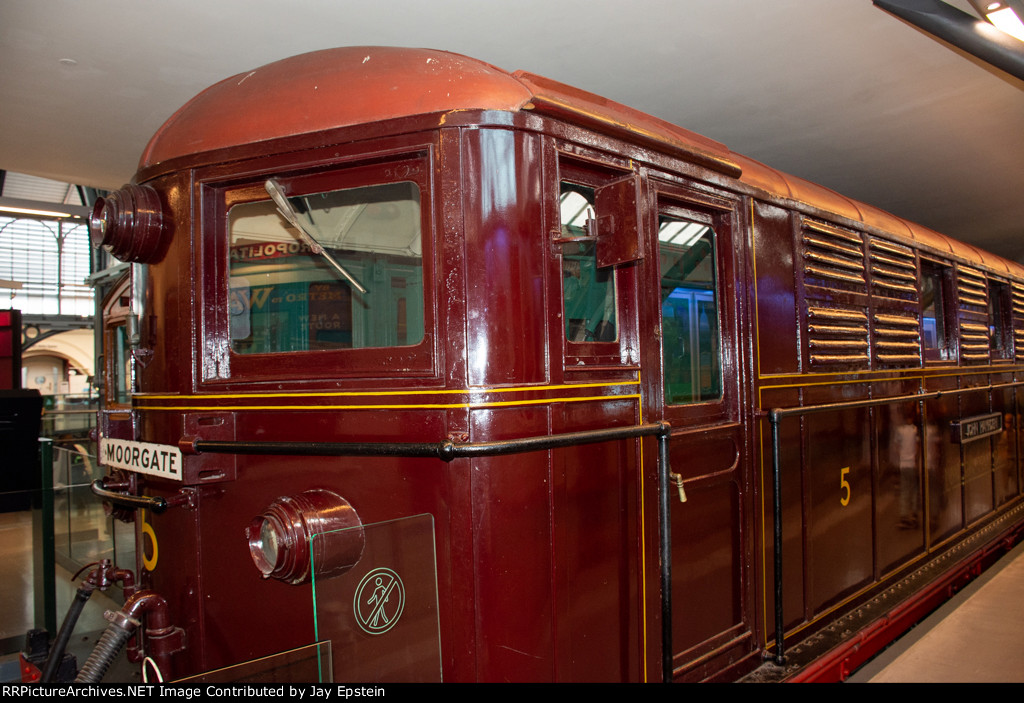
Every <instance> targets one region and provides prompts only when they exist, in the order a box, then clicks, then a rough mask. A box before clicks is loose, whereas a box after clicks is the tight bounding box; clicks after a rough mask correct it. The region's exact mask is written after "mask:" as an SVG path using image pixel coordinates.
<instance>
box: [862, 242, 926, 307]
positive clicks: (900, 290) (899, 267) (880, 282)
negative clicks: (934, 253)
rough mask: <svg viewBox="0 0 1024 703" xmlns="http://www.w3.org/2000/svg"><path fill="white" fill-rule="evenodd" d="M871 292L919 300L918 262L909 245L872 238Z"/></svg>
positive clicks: (902, 298) (870, 249) (884, 295)
mask: <svg viewBox="0 0 1024 703" xmlns="http://www.w3.org/2000/svg"><path fill="white" fill-rule="evenodd" d="M869 253H870V256H871V294H872V295H877V296H883V297H888V298H892V297H895V298H899V299H901V300H913V301H915V302H916V301H917V297H918V296H917V263H916V260H915V258H914V251H913V250H912V249H910V248H909V247H904V246H900V245H899V244H893V243H892V242H886V241H883V240H880V239H872V240H871V245H870V248H869Z"/></svg>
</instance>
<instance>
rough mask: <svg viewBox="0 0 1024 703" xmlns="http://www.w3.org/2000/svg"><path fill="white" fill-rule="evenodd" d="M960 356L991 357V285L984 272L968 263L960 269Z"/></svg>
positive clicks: (977, 359) (974, 360)
mask: <svg viewBox="0 0 1024 703" xmlns="http://www.w3.org/2000/svg"><path fill="white" fill-rule="evenodd" d="M956 288H957V297H958V299H959V315H958V317H959V322H960V358H961V360H962V361H964V362H969V363H979V362H987V361H988V360H989V329H988V285H987V284H986V282H985V275H984V274H983V273H981V271H978V270H976V269H972V268H969V267H967V266H960V267H958V268H957V277H956Z"/></svg>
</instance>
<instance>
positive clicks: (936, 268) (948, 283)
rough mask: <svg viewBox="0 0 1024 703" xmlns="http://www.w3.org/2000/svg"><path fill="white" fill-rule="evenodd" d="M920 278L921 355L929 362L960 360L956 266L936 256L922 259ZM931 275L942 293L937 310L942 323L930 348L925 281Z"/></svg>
mask: <svg viewBox="0 0 1024 703" xmlns="http://www.w3.org/2000/svg"><path fill="white" fill-rule="evenodd" d="M919 270H920V274H919V275H920V277H921V294H920V300H921V306H920V307H921V312H920V315H921V332H920V334H921V356H922V359H923V360H924V363H925V364H950V363H956V362H957V359H959V349H958V345H957V329H958V325H957V316H956V307H955V306H956V301H955V300H954V291H955V285H954V279H953V267H952V265H951V264H946V263H943V262H941V261H936V260H934V259H926V258H923V257H922V258H921V261H920V265H919ZM927 278H931V279H932V280H936V281H937V283H938V286H937V291H938V293H939V295H940V296H941V299H940V301H939V302H940V306H939V307H937V308H936V310H935V317H936V320H938V319H939V316H940V315H941V320H942V326H941V329H940V328H939V325H938V324H936V330H935V339H936V342H937V346H935V347H929V346H928V344H927V343H926V340H927V339H928V337H927V335H926V334H925V319H926V316H925V301H924V282H925V279H927Z"/></svg>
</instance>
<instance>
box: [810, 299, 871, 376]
mask: <svg viewBox="0 0 1024 703" xmlns="http://www.w3.org/2000/svg"><path fill="white" fill-rule="evenodd" d="M807 347H808V350H809V352H810V361H811V366H825V365H834V364H843V365H859V366H864V365H866V364H867V363H868V361H869V359H868V315H867V311H866V310H864V309H854V308H836V307H823V306H821V307H819V306H816V305H809V306H808V308H807Z"/></svg>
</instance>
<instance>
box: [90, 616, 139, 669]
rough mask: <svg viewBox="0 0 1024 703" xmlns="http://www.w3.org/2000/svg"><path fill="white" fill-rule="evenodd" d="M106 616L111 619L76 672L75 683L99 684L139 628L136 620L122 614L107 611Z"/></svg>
mask: <svg viewBox="0 0 1024 703" xmlns="http://www.w3.org/2000/svg"><path fill="white" fill-rule="evenodd" d="M106 615H107V617H110V618H111V622H110V624H109V625H107V629H106V630H104V631H103V636H102V637H100V641H99V642H97V643H96V647H94V648H93V650H92V654H90V655H89V661H87V662H86V663H85V665H84V666H83V667H82V668H81V670H80V671H79V672H78V676H77V677H76V678H75V683H99V682H100V681H101V680H102V679H103V675H104V674H105V673H107V669H109V668H110V665H111V664H113V663H114V659H115V658H116V657H117V655H118V653H120V651H121V648H122V647H124V645H125V643H126V642H127V641H128V640H129V639H130V638H131V636H132V633H133V632H135V629H136V628H138V626H139V621H138V620H135V619H134V618H129V617H127V616H126V615H124V613H120V612H118V613H112V612H111V611H109V610H108V611H107V613H106Z"/></svg>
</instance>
